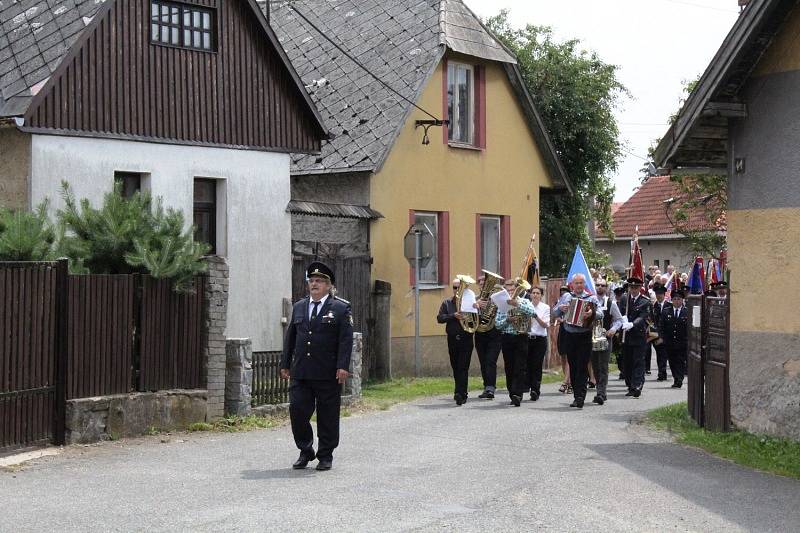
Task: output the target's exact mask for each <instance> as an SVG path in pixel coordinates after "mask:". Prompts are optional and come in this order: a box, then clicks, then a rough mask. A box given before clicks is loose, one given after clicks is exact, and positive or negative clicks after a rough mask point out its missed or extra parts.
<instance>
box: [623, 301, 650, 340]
mask: <svg viewBox="0 0 800 533" xmlns="http://www.w3.org/2000/svg"><path fill="white" fill-rule="evenodd" d="M651 309H652V306H651V305H650V298H648V297H646V296H642V295H641V294H640V295H638V296H637V297H636V299H635V300H634V299H633V298H631V297H630V295H629V294H625V295H624V296H623V297H622V298H621V299H620V302H619V312H620V313H622V315H623V316H627V317H628V322H633V327H632V328H631V329H629V330H628V331H626V332H625V333H624V338H625V345H627V346H643V345H645V344H647V329H648V325H647V319H648V318H649V317H650V312H651Z"/></svg>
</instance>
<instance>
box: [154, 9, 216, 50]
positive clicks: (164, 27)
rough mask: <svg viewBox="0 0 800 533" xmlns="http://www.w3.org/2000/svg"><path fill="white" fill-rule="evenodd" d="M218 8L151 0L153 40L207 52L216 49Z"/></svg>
mask: <svg viewBox="0 0 800 533" xmlns="http://www.w3.org/2000/svg"><path fill="white" fill-rule="evenodd" d="M214 22H215V21H214V11H213V10H211V9H207V8H203V7H199V6H194V5H189V4H179V3H175V2H164V1H161V0H152V1H151V2H150V42H152V43H154V44H162V45H167V46H179V47H181V48H191V49H194V50H204V51H207V52H211V51H214V50H215V49H216V44H217V43H216V38H215V30H214Z"/></svg>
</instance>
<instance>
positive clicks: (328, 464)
mask: <svg viewBox="0 0 800 533" xmlns="http://www.w3.org/2000/svg"><path fill="white" fill-rule="evenodd" d="M332 467H333V459H320V460H319V463H317V470H330V469H331V468H332Z"/></svg>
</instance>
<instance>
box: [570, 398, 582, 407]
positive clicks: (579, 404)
mask: <svg viewBox="0 0 800 533" xmlns="http://www.w3.org/2000/svg"><path fill="white" fill-rule="evenodd" d="M569 406H570V407H577V408H578V409H583V400H575V401H574V402H572V403H571V404H569Z"/></svg>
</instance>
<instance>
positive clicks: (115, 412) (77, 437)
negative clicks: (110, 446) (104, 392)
mask: <svg viewBox="0 0 800 533" xmlns="http://www.w3.org/2000/svg"><path fill="white" fill-rule="evenodd" d="M206 402H207V396H206V391H205V390H169V391H159V392H135V393H130V394H114V395H111V396H99V397H95V398H80V399H76V400H67V416H66V443H67V444H86V443H90V442H98V441H101V440H116V439H118V438H122V437H136V436H139V435H144V434H146V433H148V432H149V431H154V430H157V431H171V430H185V429H188V428H189V426H190V425H191V424H194V423H196V422H203V421H204V420H205V419H206V408H207V407H206Z"/></svg>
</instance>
